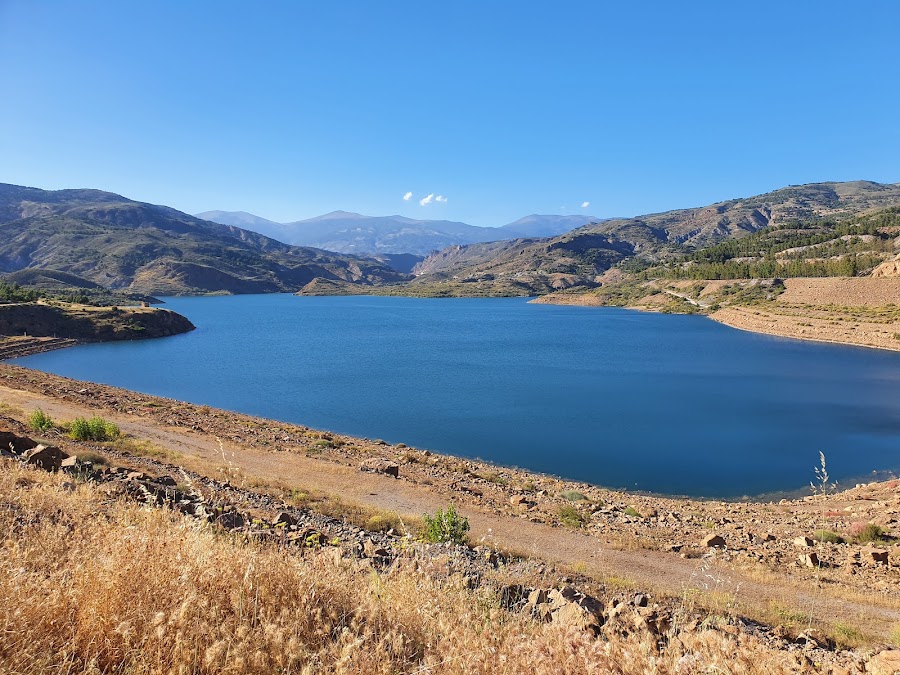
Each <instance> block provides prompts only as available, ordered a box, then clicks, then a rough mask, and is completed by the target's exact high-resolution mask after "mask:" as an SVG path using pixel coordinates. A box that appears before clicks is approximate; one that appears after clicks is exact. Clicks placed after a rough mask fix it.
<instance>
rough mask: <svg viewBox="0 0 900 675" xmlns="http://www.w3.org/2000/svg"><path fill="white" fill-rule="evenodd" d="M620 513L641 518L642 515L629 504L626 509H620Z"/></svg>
mask: <svg viewBox="0 0 900 675" xmlns="http://www.w3.org/2000/svg"><path fill="white" fill-rule="evenodd" d="M622 513H624V514H625V515H626V516H631V517H632V518H642V517H643V516H641V512H640V511H638V510H637V509H636V508H634V507H633V506H629V507H628V508H627V509H625V510H624V511H622Z"/></svg>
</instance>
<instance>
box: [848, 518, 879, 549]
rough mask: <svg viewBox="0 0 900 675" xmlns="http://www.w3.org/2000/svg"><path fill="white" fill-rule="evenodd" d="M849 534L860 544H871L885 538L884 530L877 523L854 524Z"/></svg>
mask: <svg viewBox="0 0 900 675" xmlns="http://www.w3.org/2000/svg"><path fill="white" fill-rule="evenodd" d="M849 533H850V536H851V537H853V538H854V539H855V540H856V541H858V542H859V543H860V544H870V543H872V542H876V541H881V540H882V539H883V538H884V530H883V529H882V528H881V527H879V526H878V525H876V524H875V523H853V524H852V525H851V526H850V530H849Z"/></svg>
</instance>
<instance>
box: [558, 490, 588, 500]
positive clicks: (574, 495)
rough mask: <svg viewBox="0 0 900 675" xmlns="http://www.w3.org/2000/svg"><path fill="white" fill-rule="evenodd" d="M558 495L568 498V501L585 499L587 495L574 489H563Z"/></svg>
mask: <svg viewBox="0 0 900 675" xmlns="http://www.w3.org/2000/svg"><path fill="white" fill-rule="evenodd" d="M559 496H560V497H562V498H563V499H568V500H569V501H570V502H583V501H587V497H586V496H585V495H583V494H581V493H580V492H577V491H575V490H563V491H562V492H560V493H559Z"/></svg>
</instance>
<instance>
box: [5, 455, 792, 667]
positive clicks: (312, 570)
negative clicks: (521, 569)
mask: <svg viewBox="0 0 900 675" xmlns="http://www.w3.org/2000/svg"><path fill="white" fill-rule="evenodd" d="M68 480H70V479H69V478H67V477H66V476H62V475H49V474H45V473H43V472H39V471H37V470H31V469H29V468H26V467H20V466H18V465H16V464H13V463H10V462H2V463H0V532H2V535H3V538H4V544H3V546H2V548H0V672H3V673H9V674H15V673H59V674H62V673H66V674H74V673H128V674H132V673H134V674H145V673H184V674H188V673H191V674H193V673H322V672H329V673H330V672H335V673H367V674H368V673H499V674H503V673H529V674H531V675H541V674H544V673H554V674H559V673H573V674H575V673H579V674H581V673H679V674H681V673H683V674H687V673H697V672H716V673H766V674H767V675H768V674H770V673H779V672H797V670H798V662H797V661H796V660H795V657H793V656H790V655H788V654H785V653H782V652H775V651H767V650H766V648H765V646H764V645H762V644H761V643H759V642H758V641H756V640H755V639H754V638H750V637H739V638H735V637H732V636H730V635H727V634H724V633H719V632H717V631H713V630H710V631H703V632H698V633H684V634H681V635H680V637H679V638H677V639H674V640H673V641H672V642H671V643H670V645H669V646H668V647H667V648H666V649H665V651H664V652H663V653H658V652H657V651H656V648H655V646H654V641H653V640H651V639H650V638H649V636H648V635H640V634H637V635H632V636H630V637H628V638H620V637H616V636H614V635H611V636H609V639H608V640H605V639H599V640H598V639H595V638H594V637H592V636H591V635H590V634H587V633H583V632H580V631H577V630H573V629H566V628H564V627H560V626H557V625H553V624H547V625H543V624H536V623H534V622H532V621H531V620H530V619H528V618H527V617H524V616H522V615H519V614H513V613H508V612H506V611H504V610H501V609H500V608H499V604H498V602H497V599H496V598H495V597H494V595H492V594H491V593H489V592H487V591H471V590H467V589H466V588H465V585H464V584H463V582H462V581H461V580H458V579H450V580H449V581H446V580H445V581H436V580H434V579H432V578H430V577H428V576H426V575H424V574H420V573H416V572H412V571H409V570H404V571H395V572H392V573H386V574H376V573H375V572H372V571H371V570H365V569H360V568H359V567H358V566H356V565H353V564H351V563H347V562H344V563H338V562H337V561H335V560H334V559H333V557H332V556H330V555H329V554H328V551H327V550H326V551H323V552H315V553H306V554H305V555H299V554H298V553H296V552H290V551H286V550H282V549H279V548H277V547H275V546H270V545H266V546H263V545H258V544H248V543H244V542H242V541H241V540H239V539H238V538H237V537H234V536H232V535H225V534H222V533H218V532H216V531H215V530H214V529H212V528H211V527H209V526H204V525H201V524H199V523H197V522H195V521H192V520H190V519H186V518H182V517H180V516H177V515H175V514H173V513H170V512H167V511H161V510H156V509H151V508H148V507H142V506H139V505H136V504H133V503H125V502H116V501H113V502H108V501H107V502H104V501H103V500H104V496H103V494H102V493H101V492H99V491H98V490H97V489H95V488H94V487H93V486H91V485H87V484H79V485H78V486H77V487H75V489H72V484H71V483H69V484H67V481H68Z"/></svg>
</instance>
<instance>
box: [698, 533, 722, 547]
mask: <svg viewBox="0 0 900 675" xmlns="http://www.w3.org/2000/svg"><path fill="white" fill-rule="evenodd" d="M703 545H704V546H706V547H707V548H724V547H725V539H724V538H723V537H721V536H719V535H718V534H711V535H709V536H708V537H706V538H705V539H704V540H703Z"/></svg>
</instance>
